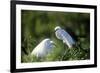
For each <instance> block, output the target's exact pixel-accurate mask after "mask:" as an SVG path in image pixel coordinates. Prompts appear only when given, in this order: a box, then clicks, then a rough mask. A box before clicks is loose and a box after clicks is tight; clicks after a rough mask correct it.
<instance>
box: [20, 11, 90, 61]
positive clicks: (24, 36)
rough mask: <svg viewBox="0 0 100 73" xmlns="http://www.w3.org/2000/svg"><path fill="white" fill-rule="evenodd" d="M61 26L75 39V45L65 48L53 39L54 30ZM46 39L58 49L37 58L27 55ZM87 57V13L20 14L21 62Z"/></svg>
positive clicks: (22, 12) (88, 54) (45, 12)
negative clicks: (52, 42) (49, 39)
mask: <svg viewBox="0 0 100 73" xmlns="http://www.w3.org/2000/svg"><path fill="white" fill-rule="evenodd" d="M56 26H60V27H62V28H63V29H65V30H66V31H68V32H69V34H71V35H72V37H73V38H74V39H75V40H76V46H75V47H73V48H68V47H67V46H66V45H65V44H63V43H62V41H61V40H58V39H57V38H56V36H55V31H54V28H55V27H56ZM45 38H51V40H53V41H54V42H55V43H56V44H57V46H56V47H55V48H53V50H52V52H51V53H50V54H48V55H47V56H46V57H44V58H42V59H40V58H36V57H35V56H32V55H30V54H31V52H32V50H33V49H34V48H35V47H36V46H37V45H38V44H39V43H40V42H41V41H42V40H43V39H45ZM89 58H90V14H89V13H75V12H54V11H51V12H50V11H31V10H22V11H21V62H25V63H27V62H41V61H69V60H86V59H89Z"/></svg>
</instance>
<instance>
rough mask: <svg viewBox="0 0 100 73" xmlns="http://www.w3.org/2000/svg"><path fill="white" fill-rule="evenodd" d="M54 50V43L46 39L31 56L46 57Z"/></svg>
mask: <svg viewBox="0 0 100 73" xmlns="http://www.w3.org/2000/svg"><path fill="white" fill-rule="evenodd" d="M52 48H54V42H53V41H51V40H50V39H49V38H46V39H44V40H43V41H41V42H40V43H39V44H38V45H37V46H36V47H35V48H34V49H33V51H32V53H31V54H32V55H35V56H36V57H44V56H46V55H47V54H48V53H50V52H51V51H52Z"/></svg>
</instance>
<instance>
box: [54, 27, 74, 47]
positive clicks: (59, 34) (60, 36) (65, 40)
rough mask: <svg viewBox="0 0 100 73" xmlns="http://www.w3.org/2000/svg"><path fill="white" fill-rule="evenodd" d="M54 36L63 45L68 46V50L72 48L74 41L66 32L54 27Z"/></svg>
mask: <svg viewBox="0 0 100 73" xmlns="http://www.w3.org/2000/svg"><path fill="white" fill-rule="evenodd" d="M55 34H56V37H57V38H58V39H60V40H62V41H63V43H65V44H66V45H68V47H69V48H71V47H72V46H73V44H75V41H74V39H73V38H72V37H71V36H70V34H69V33H68V32H66V31H65V30H64V29H62V28H61V27H59V26H57V27H55Z"/></svg>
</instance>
